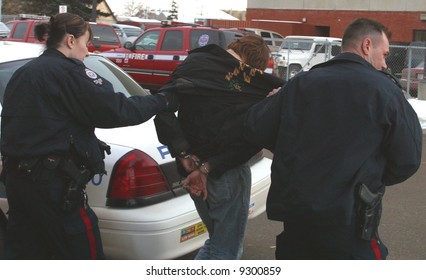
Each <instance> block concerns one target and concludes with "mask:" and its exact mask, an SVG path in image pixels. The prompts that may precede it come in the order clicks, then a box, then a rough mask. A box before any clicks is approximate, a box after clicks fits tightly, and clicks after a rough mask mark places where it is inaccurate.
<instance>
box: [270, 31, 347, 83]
mask: <svg viewBox="0 0 426 280" xmlns="http://www.w3.org/2000/svg"><path fill="white" fill-rule="evenodd" d="M341 43H342V39H340V38H333V37H319V36H287V37H285V38H284V42H283V44H282V45H281V48H280V50H279V51H278V52H277V53H274V57H275V64H276V65H277V67H278V72H279V73H280V75H279V76H280V77H281V78H283V79H285V80H288V79H291V78H292V77H294V75H296V74H297V73H299V72H300V71H308V70H309V69H311V68H312V67H313V66H314V65H316V64H319V63H322V62H325V61H327V60H329V59H331V58H333V57H334V56H336V55H337V54H339V53H340V52H341Z"/></svg>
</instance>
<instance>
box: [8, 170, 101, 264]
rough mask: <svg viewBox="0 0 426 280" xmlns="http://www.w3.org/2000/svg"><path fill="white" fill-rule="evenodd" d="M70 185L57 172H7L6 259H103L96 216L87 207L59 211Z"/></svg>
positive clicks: (58, 171)
mask: <svg viewBox="0 0 426 280" xmlns="http://www.w3.org/2000/svg"><path fill="white" fill-rule="evenodd" d="M68 183H69V181H68V180H67V179H65V177H64V176H63V174H62V173H61V171H60V170H58V169H53V170H48V169H45V168H42V169H39V170H38V171H37V174H32V175H31V176H30V175H28V174H23V172H22V171H19V170H17V169H14V168H9V169H8V171H7V174H6V180H5V185H6V193H7V199H8V203H9V212H8V213H9V220H8V225H7V231H6V244H5V259H103V258H104V254H103V249H102V243H101V238H100V232H99V228H98V221H97V217H96V215H95V213H94V212H93V210H92V209H90V208H89V207H83V205H81V206H82V207H76V209H75V210H73V211H71V212H65V211H63V210H62V209H61V201H62V195H63V190H64V188H65V186H66V185H67V184H68Z"/></svg>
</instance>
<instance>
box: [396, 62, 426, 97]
mask: <svg viewBox="0 0 426 280" xmlns="http://www.w3.org/2000/svg"><path fill="white" fill-rule="evenodd" d="M424 68H425V62H424V61H422V62H420V64H418V65H417V66H416V67H414V68H411V69H408V68H404V69H402V71H401V79H400V82H401V86H402V88H403V89H404V90H405V91H406V92H408V93H409V94H410V95H411V96H412V97H417V91H418V87H419V80H422V79H423V77H424Z"/></svg>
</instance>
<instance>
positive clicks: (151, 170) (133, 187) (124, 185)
mask: <svg viewBox="0 0 426 280" xmlns="http://www.w3.org/2000/svg"><path fill="white" fill-rule="evenodd" d="M171 196H173V195H172V192H171V190H170V187H169V184H168V183H167V180H166V178H165V176H164V174H163V172H162V171H161V169H160V166H159V165H158V164H157V162H156V161H155V160H153V159H152V158H151V157H150V156H148V155H147V154H146V153H144V152H142V151H140V150H133V151H131V152H129V153H127V154H126V155H124V156H123V157H122V158H121V159H120V160H119V161H117V163H116V165H115V166H114V168H113V170H112V173H111V179H110V185H109V189H108V194H107V205H108V206H128V207H132V206H144V205H149V204H153V203H155V202H158V201H161V200H165V199H166V198H167V197H171Z"/></svg>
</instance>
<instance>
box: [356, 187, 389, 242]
mask: <svg viewBox="0 0 426 280" xmlns="http://www.w3.org/2000/svg"><path fill="white" fill-rule="evenodd" d="M380 189H381V190H383V188H380ZM358 196H359V197H358V211H357V222H358V231H359V232H358V235H359V237H360V238H361V239H363V240H367V241H370V240H372V239H373V238H374V237H375V234H376V233H377V229H378V227H379V223H380V217H381V214H382V198H383V192H381V191H378V192H377V193H373V192H372V191H371V190H370V189H369V188H368V187H367V185H365V184H361V185H360V188H359V192H358Z"/></svg>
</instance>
